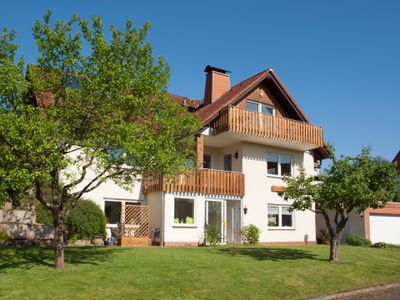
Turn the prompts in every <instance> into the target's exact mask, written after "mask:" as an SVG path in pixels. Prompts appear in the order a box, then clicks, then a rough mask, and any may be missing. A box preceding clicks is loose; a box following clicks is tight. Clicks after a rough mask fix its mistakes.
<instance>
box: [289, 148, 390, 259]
mask: <svg viewBox="0 0 400 300" xmlns="http://www.w3.org/2000/svg"><path fill="white" fill-rule="evenodd" d="M331 159H332V164H331V165H330V166H329V167H328V168H327V169H326V170H324V172H323V173H322V174H320V175H319V176H318V180H317V181H316V180H315V179H314V177H313V176H307V175H306V173H305V170H304V168H300V174H299V176H297V177H295V178H294V177H293V178H292V177H285V178H284V181H285V182H286V183H287V186H288V187H287V189H286V190H285V192H284V193H283V196H284V199H285V200H287V201H289V200H291V201H293V204H292V207H293V208H294V209H297V210H305V209H310V210H313V211H315V212H316V213H321V214H322V215H323V216H324V219H325V222H326V226H327V229H328V232H329V236H330V241H331V250H332V249H333V248H336V249H337V247H338V244H337V243H336V241H338V240H340V237H341V234H342V232H343V229H344V228H345V226H346V223H347V220H348V218H349V214H350V213H351V212H352V211H355V212H357V213H363V212H364V211H365V210H366V209H367V208H369V207H372V208H378V207H381V206H383V205H384V204H386V203H387V202H388V201H390V200H391V199H393V197H394V195H395V192H396V184H397V179H396V168H395V166H394V165H393V164H392V163H390V162H388V161H385V160H382V159H380V158H375V157H372V156H371V149H370V148H369V147H364V148H363V149H362V151H361V154H359V155H357V156H354V157H350V156H342V157H340V159H338V158H336V157H335V153H334V151H333V148H331ZM314 203H315V206H313V205H314ZM329 212H333V218H332V217H331V216H330V214H329ZM330 253H331V254H330V256H331V257H330V259H331V260H334V261H337V260H338V257H337V256H336V255H337V253H338V252H337V251H336V250H335V251H331V252H330Z"/></svg>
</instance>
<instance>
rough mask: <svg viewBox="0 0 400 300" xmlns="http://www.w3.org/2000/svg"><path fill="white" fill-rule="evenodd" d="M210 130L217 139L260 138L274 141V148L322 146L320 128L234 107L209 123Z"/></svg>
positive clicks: (304, 148)
mask: <svg viewBox="0 0 400 300" xmlns="http://www.w3.org/2000/svg"><path fill="white" fill-rule="evenodd" d="M211 128H212V129H213V131H214V133H215V134H216V135H218V134H222V133H226V132H228V133H234V134H239V135H247V136H253V137H259V138H262V139H264V140H270V141H271V142H273V141H276V142H277V146H287V145H288V144H290V143H293V144H297V145H301V146H303V147H301V149H302V150H306V149H313V148H318V147H322V146H323V144H324V142H323V133H322V128H321V127H319V126H315V125H311V124H309V123H305V122H301V121H297V120H292V119H287V118H283V117H278V116H270V115H265V114H261V113H257V112H252V111H247V110H244V109H241V108H237V107H228V108H227V109H226V110H225V111H223V112H222V113H221V115H220V116H219V117H218V118H217V119H216V120H214V121H213V122H212V123H211ZM258 141H259V140H254V142H258ZM272 144H273V143H272Z"/></svg>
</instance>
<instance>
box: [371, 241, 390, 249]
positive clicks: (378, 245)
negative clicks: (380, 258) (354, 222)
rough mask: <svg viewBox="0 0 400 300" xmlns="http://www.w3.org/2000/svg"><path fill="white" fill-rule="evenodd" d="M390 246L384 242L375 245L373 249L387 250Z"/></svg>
mask: <svg viewBox="0 0 400 300" xmlns="http://www.w3.org/2000/svg"><path fill="white" fill-rule="evenodd" d="M387 246H388V244H386V243H384V242H377V243H375V244H373V245H372V246H371V247H374V248H386V247H387Z"/></svg>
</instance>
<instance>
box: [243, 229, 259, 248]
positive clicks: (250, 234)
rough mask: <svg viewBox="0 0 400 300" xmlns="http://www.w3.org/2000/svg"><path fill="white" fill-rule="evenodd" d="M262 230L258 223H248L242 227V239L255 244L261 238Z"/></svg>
mask: <svg viewBox="0 0 400 300" xmlns="http://www.w3.org/2000/svg"><path fill="white" fill-rule="evenodd" d="M260 232H261V231H260V229H259V228H258V227H257V226H256V225H253V224H250V225H247V226H245V227H243V228H242V232H241V233H242V240H243V241H244V242H245V243H249V244H251V245H255V244H257V242H258V241H259V239H260Z"/></svg>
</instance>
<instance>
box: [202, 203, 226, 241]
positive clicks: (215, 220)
mask: <svg viewBox="0 0 400 300" xmlns="http://www.w3.org/2000/svg"><path fill="white" fill-rule="evenodd" d="M224 222H225V215H224V202H223V201H219V200H207V201H206V230H207V229H209V228H215V229H216V230H217V231H218V232H219V233H220V235H221V243H224V242H225V230H224Z"/></svg>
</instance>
